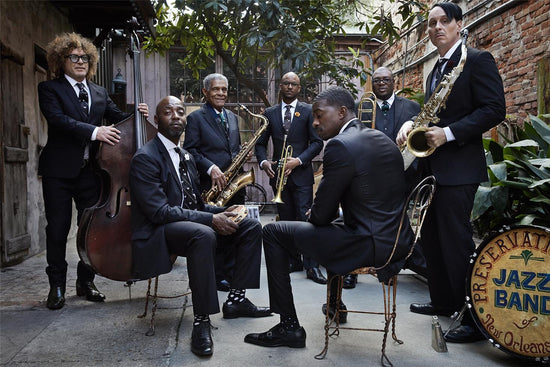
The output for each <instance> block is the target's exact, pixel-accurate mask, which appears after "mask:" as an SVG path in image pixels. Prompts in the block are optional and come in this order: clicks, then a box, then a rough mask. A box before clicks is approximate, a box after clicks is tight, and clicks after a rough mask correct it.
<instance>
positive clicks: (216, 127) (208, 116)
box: [202, 104, 229, 149]
mask: <svg viewBox="0 0 550 367" xmlns="http://www.w3.org/2000/svg"><path fill="white" fill-rule="evenodd" d="M202 113H203V114H204V120H205V121H206V122H207V123H208V125H209V126H210V129H211V130H212V131H213V132H214V133H215V134H216V135H218V137H219V138H220V139H221V141H223V142H224V143H225V145H226V146H227V147H228V149H229V141H228V140H229V139H228V137H227V136H226V135H225V132H224V131H223V127H221V125H220V124H219V123H218V121H216V118H215V117H214V114H213V113H212V110H211V107H210V106H208V105H206V104H205V105H203V107H202ZM228 120H229V118H228ZM228 123H229V121H228Z"/></svg>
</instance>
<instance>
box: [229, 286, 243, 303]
mask: <svg viewBox="0 0 550 367" xmlns="http://www.w3.org/2000/svg"><path fill="white" fill-rule="evenodd" d="M245 294H246V289H235V288H231V289H230V290H229V294H228V295H227V304H228V305H230V304H233V303H241V302H242V301H244V298H245Z"/></svg>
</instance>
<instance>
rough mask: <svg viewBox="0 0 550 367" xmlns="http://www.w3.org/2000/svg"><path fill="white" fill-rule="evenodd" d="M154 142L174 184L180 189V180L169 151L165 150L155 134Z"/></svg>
mask: <svg viewBox="0 0 550 367" xmlns="http://www.w3.org/2000/svg"><path fill="white" fill-rule="evenodd" d="M154 142H155V144H156V146H157V149H158V151H159V155H160V157H161V158H162V160H163V161H164V162H163V163H164V165H165V166H168V167H169V168H170V173H172V178H173V179H174V181H175V182H176V185H177V186H178V187H179V188H180V189H181V182H180V180H179V176H178V173H177V172H176V167H174V163H172V158H170V153H168V150H166V147H165V146H164V144H162V141H161V140H160V139H159V137H158V136H155V139H154Z"/></svg>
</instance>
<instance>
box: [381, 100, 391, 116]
mask: <svg viewBox="0 0 550 367" xmlns="http://www.w3.org/2000/svg"><path fill="white" fill-rule="evenodd" d="M381 109H382V112H384V116H386V115H387V114H388V111H389V109H390V104H389V103H388V101H384V102H383V103H382V108H381Z"/></svg>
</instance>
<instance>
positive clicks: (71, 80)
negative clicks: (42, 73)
mask: <svg viewBox="0 0 550 367" xmlns="http://www.w3.org/2000/svg"><path fill="white" fill-rule="evenodd" d="M65 79H67V81H68V82H69V83H70V84H71V85H72V86H73V88H74V87H76V83H82V84H84V86H85V87H86V89H90V88H88V83H86V79H84V80H83V81H81V82H77V81H76V80H75V79H73V78H71V77H70V76H68V75H67V74H65Z"/></svg>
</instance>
